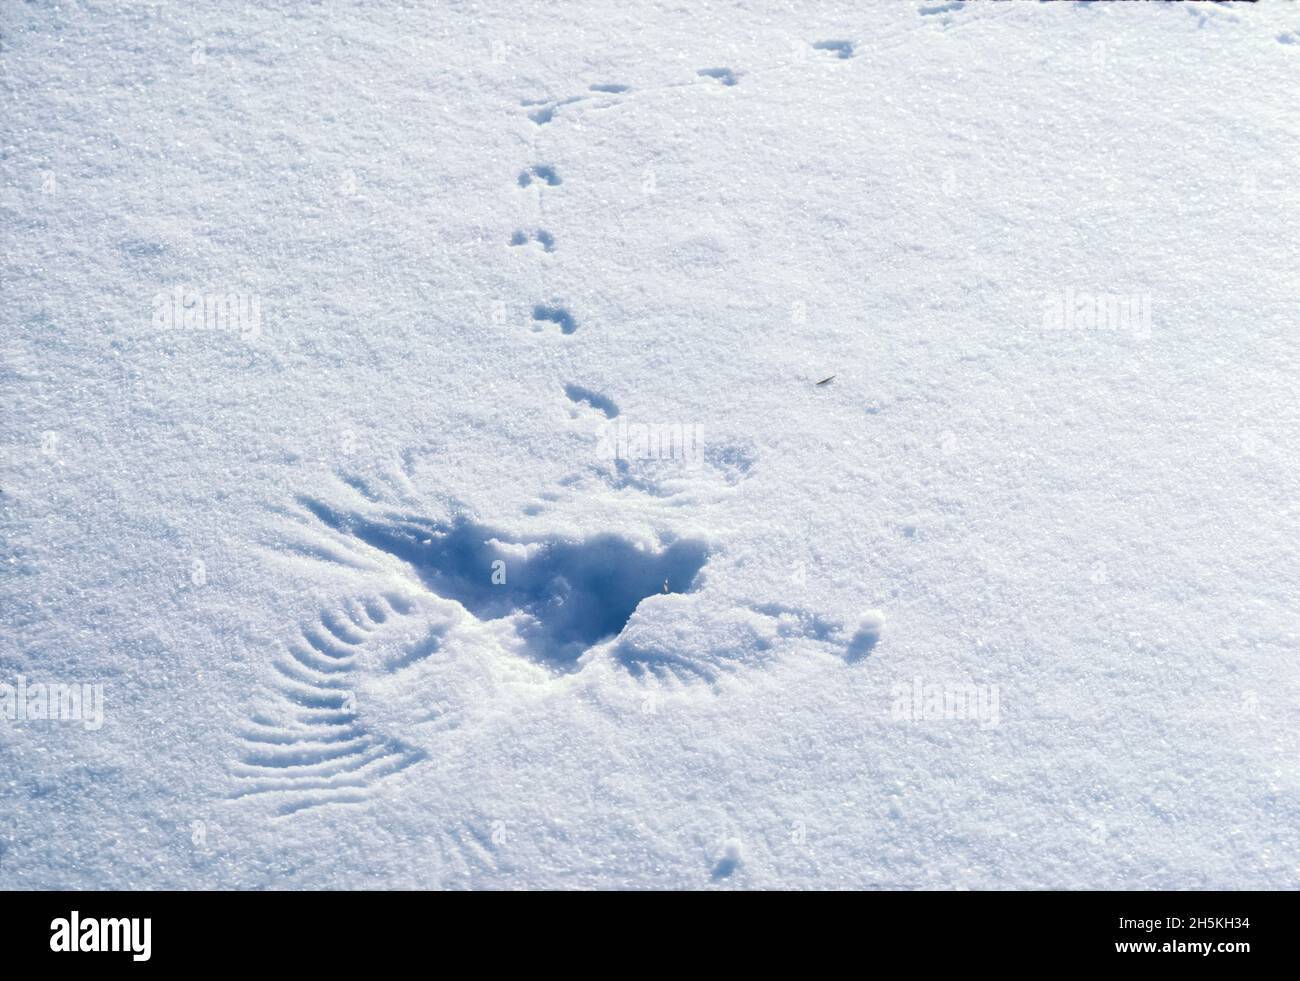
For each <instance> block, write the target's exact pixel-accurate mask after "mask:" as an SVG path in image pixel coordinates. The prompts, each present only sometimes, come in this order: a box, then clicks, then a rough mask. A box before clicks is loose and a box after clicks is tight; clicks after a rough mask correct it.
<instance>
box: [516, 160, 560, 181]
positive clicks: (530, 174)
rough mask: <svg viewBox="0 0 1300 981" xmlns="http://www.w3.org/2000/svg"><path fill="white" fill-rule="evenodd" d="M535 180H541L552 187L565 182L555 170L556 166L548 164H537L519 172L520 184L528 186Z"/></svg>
mask: <svg viewBox="0 0 1300 981" xmlns="http://www.w3.org/2000/svg"><path fill="white" fill-rule="evenodd" d="M534 180H539V181H541V182H542V183H544V184H547V185H548V186H550V187H555V186H556V185H558V184H561V183H563V182H562V181H561V180H560V175H559V174H557V173H556V172H555V168H554V167H551V166H549V165H548V164H535V165H533V166H532V167H528V168H527V169H525V170H521V171H520V172H519V178H518V182H519V186H520V187H528V186H529V185H530V184H532V183H533V181H534Z"/></svg>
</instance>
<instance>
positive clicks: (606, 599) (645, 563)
mask: <svg viewBox="0 0 1300 981" xmlns="http://www.w3.org/2000/svg"><path fill="white" fill-rule="evenodd" d="M303 503H304V504H305V505H306V506H307V507H308V508H309V509H310V510H311V511H312V512H313V513H314V514H315V515H316V516H317V517H319V518H320V519H321V520H322V521H324V522H325V523H326V524H328V525H329V526H331V527H333V528H336V529H338V530H340V531H344V532H347V533H349V534H351V535H354V536H356V537H357V538H358V539H360V540H361V541H363V542H366V543H367V544H368V545H371V546H373V547H374V548H377V549H380V550H381V551H384V552H387V553H389V554H390V555H394V556H396V557H397V558H399V559H401V560H403V561H405V562H407V563H408V564H409V565H410V566H411V567H412V569H414V571H415V573H416V574H417V575H418V576H419V577H420V579H421V581H422V582H423V583H424V584H425V586H427V587H428V589H429V590H430V591H432V592H434V593H436V594H437V595H439V596H442V597H444V598H446V599H453V600H455V601H456V602H458V603H460V604H461V605H462V606H464V607H465V609H467V610H469V612H470V613H472V614H473V615H474V616H475V617H477V618H478V619H480V620H498V619H501V618H503V617H509V616H514V615H516V614H523V617H522V618H521V619H520V621H519V622H518V623H517V626H518V630H519V634H520V636H521V637H522V638H523V640H524V641H525V643H526V644H527V646H528V649H529V653H530V654H531V655H533V656H534V657H536V658H537V659H538V660H541V661H545V662H548V663H550V664H553V665H557V666H568V665H571V664H572V663H573V662H574V661H576V660H577V658H578V657H579V656H580V655H581V654H582V653H583V651H585V650H586V649H587V648H589V647H591V646H592V645H593V644H596V643H598V642H600V641H602V640H605V639H607V638H609V637H614V636H616V635H618V634H619V633H620V632H621V631H622V630H623V627H624V626H625V625H626V624H627V621H628V619H629V618H630V617H631V616H632V614H633V612H635V611H636V608H637V606H638V604H640V602H641V601H642V600H643V599H646V598H647V597H649V596H655V595H658V594H660V593H664V592H669V593H685V592H690V591H691V590H692V588H693V586H694V584H695V579H696V576H697V575H698V574H699V571H700V570H701V569H702V568H703V567H704V563H705V561H706V560H707V558H708V548H707V547H706V546H705V545H704V543H703V542H699V541H693V540H681V541H676V542H673V543H671V544H668V545H666V546H664V547H662V548H659V549H653V548H649V547H645V546H643V545H641V544H639V543H637V542H635V541H633V540H632V539H628V538H624V537H622V536H619V535H615V534H610V533H602V534H598V535H593V536H591V537H590V538H584V539H581V540H576V541H573V540H568V539H563V538H542V537H535V536H524V537H518V538H516V537H515V536H511V535H509V534H507V533H505V532H502V531H499V530H496V529H493V528H490V527H488V526H486V525H481V524H477V523H475V522H472V521H469V520H467V519H465V518H458V519H457V520H456V521H454V522H452V523H450V524H442V523H438V522H431V521H424V520H422V519H419V518H394V519H379V520H372V519H368V518H365V517H362V516H359V515H347V514H342V513H339V512H336V511H333V510H331V509H329V508H327V507H325V506H324V505H322V504H320V503H318V502H315V501H304V502H303Z"/></svg>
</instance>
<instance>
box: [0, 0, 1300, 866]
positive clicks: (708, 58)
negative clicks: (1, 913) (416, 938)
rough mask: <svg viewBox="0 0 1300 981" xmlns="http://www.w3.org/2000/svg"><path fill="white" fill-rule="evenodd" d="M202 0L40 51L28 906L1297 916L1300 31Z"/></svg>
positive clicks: (12, 818)
mask: <svg viewBox="0 0 1300 981" xmlns="http://www.w3.org/2000/svg"><path fill="white" fill-rule="evenodd" d="M209 7H210V9H201V10H199V9H191V8H190V7H189V6H187V5H179V4H169V3H162V4H153V3H150V4H145V3H138V4H137V3H112V2H109V3H102V4H98V5H95V6H94V7H93V8H89V7H82V6H61V7H52V6H42V5H9V6H7V7H6V8H5V10H4V12H3V14H2V15H0V17H2V18H3V21H2V22H3V26H4V38H3V47H2V48H0V66H2V67H3V79H2V81H3V87H4V117H3V119H4V123H3V135H4V154H3V161H2V163H3V185H2V186H3V191H2V194H3V197H2V198H0V216H2V217H0V227H3V231H4V244H5V248H4V259H3V262H4V266H3V282H4V302H3V306H2V308H0V309H2V310H3V317H4V322H3V331H2V333H0V378H2V379H3V390H4V411H3V413H0V490H2V491H3V494H2V495H0V507H2V509H3V510H2V511H0V514H2V515H3V517H2V518H0V521H2V524H0V535H2V539H0V540H2V541H3V545H2V546H0V556H2V557H3V563H4V564H3V568H4V569H5V572H4V575H3V576H0V684H9V685H17V682H18V679H19V678H20V677H21V678H22V679H23V680H24V683H25V684H27V685H31V684H38V683H39V684H55V683H59V684H66V685H102V686H103V689H102V691H103V702H102V709H103V720H102V723H103V724H102V726H100V727H97V728H94V729H91V728H88V727H86V726H84V725H83V724H81V722H77V721H74V720H62V721H59V720H45V719H40V718H35V719H33V718H28V719H25V720H21V721H20V720H15V721H13V722H9V721H7V720H5V719H0V791H2V792H3V802H4V806H3V807H0V884H3V886H4V887H6V888H14V887H17V888H55V887H63V888H108V887H118V888H130V887H134V888H164V887H167V888H212V887H237V888H303V887H309V888H321V887H331V888H371V887H442V888H449V889H460V888H493V887H512V888H513V887H552V888H579V887H633V888H654V887H668V888H769V887H785V888H845V887H852V888H1012V887H1064V888H1157V887H1163V888H1204V887H1219V888H1295V887H1297V885H1300V842H1298V841H1297V838H1296V835H1295V828H1296V826H1297V824H1298V823H1300V772H1298V770H1297V765H1296V760H1297V759H1298V758H1300V757H1298V755H1297V749H1298V748H1300V747H1297V731H1298V726H1297V723H1298V722H1300V710H1298V709H1297V705H1300V699H1298V696H1300V684H1298V679H1297V671H1296V663H1297V655H1300V639H1298V638H1300V625H1298V624H1297V617H1296V609H1297V606H1296V595H1297V585H1298V582H1300V568H1298V564H1297V559H1296V542H1297V540H1298V535H1297V532H1298V530H1300V529H1298V528H1297V524H1298V521H1297V518H1298V517H1300V510H1298V509H1297V505H1296V500H1297V496H1296V492H1297V489H1298V486H1297V485H1298V484H1300V467H1297V458H1296V453H1295V446H1296V445H1297V442H1296V437H1297V435H1300V434H1298V432H1297V430H1298V428H1300V426H1298V423H1300V408H1298V405H1300V404H1298V403H1297V400H1296V397H1295V394H1294V384H1295V383H1294V379H1295V376H1296V371H1297V368H1300V358H1298V357H1297V354H1298V352H1297V331H1296V316H1297V310H1300V305H1298V303H1297V301H1298V300H1300V295H1298V289H1297V287H1298V286H1300V261H1297V260H1298V257H1297V248H1296V241H1297V221H1296V219H1297V214H1298V213H1300V212H1298V210H1297V204H1298V203H1300V193H1298V192H1297V188H1296V183H1295V178H1294V174H1295V164H1296V160H1297V149H1298V146H1300V124H1297V120H1296V115H1295V112H1294V105H1295V101H1296V92H1297V79H1300V62H1297V60H1296V59H1297V51H1300V47H1297V45H1296V44H1295V43H1294V39H1295V36H1296V34H1297V31H1298V30H1300V24H1298V23H1297V20H1296V12H1295V9H1294V7H1293V6H1292V5H1290V4H1283V3H1268V2H1265V3H1261V4H1257V5H1249V6H1247V5H1244V4H1243V5H1232V4H1212V3H1201V2H1190V3H1185V4H1164V3H1142V4H1082V5H1075V4H1065V3H1053V4H1037V3H974V2H972V3H965V4H962V3H955V2H954V3H935V2H928V0H927V2H883V0H877V2H873V3H866V4H863V3H858V4H844V5H842V6H839V7H838V9H835V5H831V4H809V5H807V6H800V7H798V9H794V10H790V9H787V5H780V4H763V3H743V4H738V5H725V6H724V5H696V6H693V7H681V8H669V7H656V8H644V7H636V6H628V5H617V4H609V3H599V2H596V0H592V2H590V3H583V4H573V5H563V6H555V7H540V6H538V5H535V4H525V3H512V2H504V3H494V4H492V5H486V6H484V7H482V8H477V7H473V6H460V5H453V6H447V5H429V6H428V7H425V6H422V5H409V6H407V5H355V6H346V7H343V6H339V5H322V6H311V7H305V8H304V7H301V6H299V5H296V4H283V5H276V4H271V5H261V6H258V7H249V6H247V5H243V4H213V5H209ZM700 7H702V8H703V9H698V8H700ZM520 238H522V241H520ZM512 242H518V243H519V244H512ZM178 288H179V289H180V291H181V315H180V316H179V317H177V316H175V303H174V297H175V291H176V290H177V289H178ZM231 294H235V296H234V297H233V298H232V297H231ZM195 295H197V296H198V297H199V300H198V301H197V303H195V302H194V300H193V297H194V296H195ZM207 298H211V299H210V300H208V299H207ZM223 298H225V300H226V302H225V303H224V304H223V303H222V300H223ZM254 309H256V319H255V320H254V319H253V317H254V314H253V311H254ZM160 310H161V311H170V313H168V314H167V315H165V316H164V315H162V314H160V313H159V311H160ZM200 310H202V314H200V313H199V311H200ZM1071 314H1072V316H1071ZM832 375H833V376H834V378H833V379H832V380H831V381H829V382H827V383H826V384H824V385H818V384H817V382H819V381H822V380H823V379H826V378H828V377H829V376H832ZM494 577H495V578H494ZM497 580H500V581H497ZM886 618H887V619H888V629H884V622H885V619H886ZM918 683H919V686H920V687H919V689H918V688H917V687H916V686H917V684H918ZM927 686H930V687H929V689H927ZM3 690H4V689H0V692H2V691H3ZM927 690H929V691H930V692H931V693H932V694H934V696H935V698H937V699H938V700H937V701H935V702H934V703H933V704H934V705H935V706H937V709H936V711H933V712H932V711H928V710H926V699H927V698H928V697H929V696H927V695H926V694H925V693H926V692H927ZM914 691H920V692H921V695H920V696H919V697H918V698H909V700H908V702H907V704H908V705H910V706H911V708H910V709H909V711H907V712H906V713H903V712H899V711H897V710H896V707H897V702H898V698H899V696H900V694H904V693H908V692H914ZM967 696H969V699H968V700H967V701H960V699H963V698H966V697H967ZM945 699H947V701H946V702H945ZM954 700H958V701H954ZM3 704H4V702H3V700H2V699H0V706H3ZM954 706H956V707H955V709H954ZM971 706H974V708H973V709H971ZM981 706H984V707H986V708H987V707H988V706H996V715H995V716H994V715H992V714H990V713H989V712H988V711H985V710H983V709H981V708H980V707H981ZM968 709H971V710H970V711H967V710H968Z"/></svg>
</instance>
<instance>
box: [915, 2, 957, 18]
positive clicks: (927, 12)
mask: <svg viewBox="0 0 1300 981" xmlns="http://www.w3.org/2000/svg"><path fill="white" fill-rule="evenodd" d="M965 8H966V4H965V3H964V2H963V0H948V2H947V3H923V4H921V6H920V7H919V8H918V10H917V12H918V13H919V14H920V15H921V16H922V17H935V16H937V15H939V14H955V13H956V12H957V11H959V10H964V9H965Z"/></svg>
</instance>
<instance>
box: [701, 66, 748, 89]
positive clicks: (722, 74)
mask: <svg viewBox="0 0 1300 981" xmlns="http://www.w3.org/2000/svg"><path fill="white" fill-rule="evenodd" d="M695 74H696V75H702V76H704V77H705V78H713V79H717V81H719V82H721V83H722V84H723V85H735V84H737V83H738V82H739V81H740V73H739V72H736V71H734V70H732V69H730V68H701V69H700V70H699V71H697V72H696V73H695Z"/></svg>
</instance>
